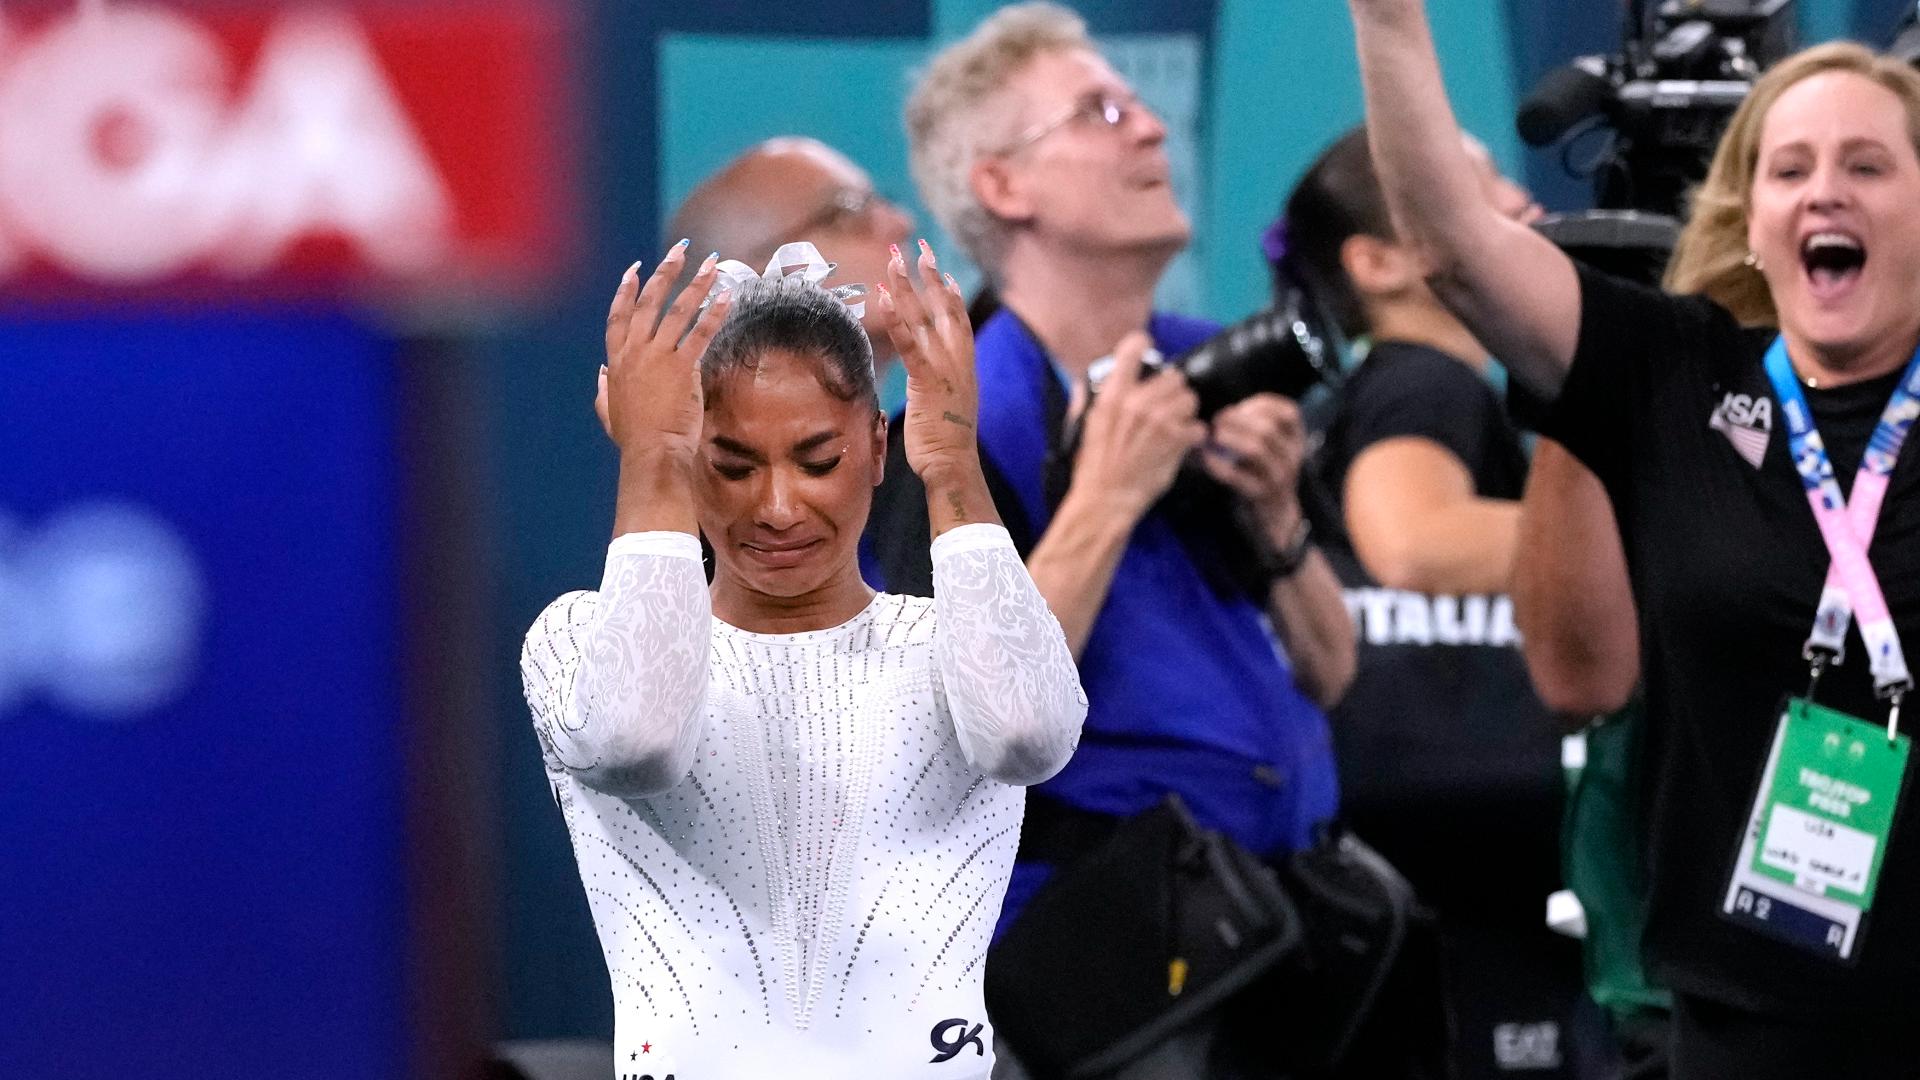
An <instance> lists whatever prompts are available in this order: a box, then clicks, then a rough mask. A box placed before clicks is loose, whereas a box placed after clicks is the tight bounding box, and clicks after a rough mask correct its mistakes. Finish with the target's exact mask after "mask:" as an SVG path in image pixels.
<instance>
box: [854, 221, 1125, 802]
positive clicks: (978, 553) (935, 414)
mask: <svg viewBox="0 0 1920 1080" xmlns="http://www.w3.org/2000/svg"><path fill="white" fill-rule="evenodd" d="M914 277H917V278H918V281H917V283H916V282H915V281H914V280H912V279H910V278H909V276H908V274H907V268H906V264H905V263H904V261H903V260H902V259H901V258H900V256H899V254H898V252H896V253H895V255H894V258H893V260H892V262H891V263H890V264H889V266H888V268H887V279H888V287H887V288H886V289H885V290H883V291H882V293H881V296H880V314H881V321H882V323H883V325H885V326H886V328H887V333H888V336H889V337H890V338H891V339H892V341H893V344H894V347H895V348H896V349H897V350H899V353H900V360H901V362H902V363H903V364H905V365H906V368H907V409H906V415H905V416H904V417H903V418H902V420H901V422H902V423H903V424H905V425H906V447H907V464H908V465H909V466H911V467H912V469H913V471H914V473H915V474H916V475H918V476H919V477H920V479H921V481H922V482H923V483H924V484H925V485H926V489H927V520H928V526H929V529H930V531H931V533H932V535H933V551H932V558H933V608H934V620H935V623H934V658H935V664H936V667H937V668H938V672H939V679H940V686H941V688H942V690H943V692H944V693H945V696H946V700H947V708H948V711H949V712H950V713H951V714H952V716H953V725H954V729H955V734H956V735H957V737H958V738H959V741H960V749H961V752H962V753H964V754H965V755H966V757H967V761H968V762H969V763H971V764H972V765H973V766H974V767H975V768H977V769H979V770H980V771H981V772H983V773H985V774H987V775H988V776H990V777H992V778H994V779H995V780H999V781H1002V782H1003V783H1008V784H1037V783H1039V782H1040V781H1042V780H1045V779H1046V778H1048V777H1050V776H1052V775H1053V774H1054V773H1056V772H1059V771H1060V769H1061V767H1062V766H1064V765H1065V764H1066V763H1067V758H1068V757H1069V756H1071V755H1072V754H1073V748H1074V746H1075V745H1076V743H1077V742H1078V740H1079V735H1080V724H1081V721H1083V720H1085V719H1086V715H1087V697H1086V694H1085V693H1084V692H1083V691H1082V690H1081V688H1080V676H1079V672H1078V670H1077V669H1076V668H1075V667H1074V663H1073V655H1072V654H1071V653H1070V652H1068V650H1067V640H1066V637H1065V635H1064V634H1063V633H1062V632H1061V629H1060V624H1059V622H1058V621H1056V620H1055V619H1054V616H1053V612H1052V611H1051V610H1049V609H1048V607H1047V602H1046V600H1045V599H1044V598H1043V597H1042V596H1041V595H1040V591H1039V590H1038V589H1036V588H1035V587H1034V584H1033V579H1032V578H1031V577H1029V576H1028V575H1027V568H1026V567H1025V565H1023V564H1022V563H1021V561H1020V554H1019V552H1017V551H1016V550H1014V546H1013V538H1012V537H1010V536H1008V535H1007V530H1006V528H1005V527H1004V526H1002V525H1001V524H1000V518H999V516H998V514H996V513H995V511H994V506H993V498H992V496H991V495H989V494H988V492H987V483H986V479H985V477H984V475H983V473H982V470H981V468H980V451H979V444H978V441H977V440H976V438H975V435H974V431H975V418H976V417H977V416H978V415H979V398H980V393H979V389H978V381H977V378H976V376H975V373H974V366H973V331H972V330H971V328H970V327H969V325H968V323H967V313H966V302H965V299H964V298H963V297H962V296H961V295H960V288H959V286H958V285H956V284H955V283H954V281H953V279H952V278H951V277H948V278H944V279H943V278H942V277H941V275H940V273H939V270H938V268H937V266H936V265H935V262H934V255H933V251H932V249H930V248H928V247H927V246H926V244H925V243H924V242H922V244H921V247H920V257H919V259H918V263H917V273H916V274H915V275H914Z"/></svg>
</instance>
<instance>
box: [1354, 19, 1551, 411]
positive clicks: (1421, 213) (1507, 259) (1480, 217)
mask: <svg viewBox="0 0 1920 1080" xmlns="http://www.w3.org/2000/svg"><path fill="white" fill-rule="evenodd" d="M1348 7H1349V8H1350V9H1351V10H1352V12H1353V22H1354V39H1355V43H1356V45H1357V46H1358V48H1359V53H1360V74H1361V82H1362V88H1363V91H1364V93H1365V96H1366V104H1367V133H1368V142H1369V143H1370V145H1371V147H1372V150H1373V162H1374V169H1375V170H1376V171H1377V172H1378V173H1379V176H1380V184H1381V187H1382V189H1383V190H1384V191H1385V192H1386V196H1387V203H1388V206H1389V208H1390V209H1391V210H1392V213H1393V221H1394V228H1395V229H1396V230H1398V231H1399V232H1400V234H1401V235H1402V236H1403V237H1405V238H1406V239H1408V240H1409V241H1411V242H1412V243H1414V244H1416V245H1417V246H1418V247H1420V248H1421V250H1422V252H1423V254H1424V255H1425V257H1426V258H1427V259H1428V260H1429V263H1430V265H1431V267H1432V274H1433V276H1432V278H1431V279H1430V283H1431V284H1432V286H1433V289H1434V292H1435V293H1436V294H1437V295H1438V296H1439V297H1440V299H1441V301H1442V302H1443V303H1445V304H1446V305H1447V306H1448V307H1449V308H1451V309H1452V310H1453V312H1454V314H1455V315H1457V316H1458V317H1459V318H1460V320H1461V321H1462V322H1464V323H1466V324H1467V327H1468V328H1469V329H1471V330H1472V331H1473V334H1474V336H1475V337H1477V338H1479V339H1480V341H1481V342H1482V343H1483V344H1485V345H1486V346H1487V348H1488V349H1489V350H1490V351H1491V352H1492V353H1493V355H1495V356H1498V357H1500V358H1501V360H1502V361H1503V362H1505V363H1506V364H1507V365H1508V366H1509V367H1511V368H1512V369H1513V370H1514V371H1515V372H1516V373H1517V374H1518V375H1520V377H1521V378H1523V379H1525V380H1526V381H1527V382H1528V383H1529V384H1531V385H1533V386H1534V387H1535V388H1536V389H1539V390H1541V391H1543V392H1547V393H1553V392H1557V391H1558V390H1559V387H1560V382H1561V379H1562V378H1563V377H1564V376H1565V374H1566V369H1567V366H1568V365H1569V364H1570V363H1571V362H1572V360H1573V352H1574V346H1575V343H1576V342H1577V340H1578V335H1579V330H1580V287H1579V282H1578V280H1577V278H1576V277H1575V275H1574V269H1573V262H1572V260H1571V259H1569V258H1568V257H1567V256H1566V254H1565V253H1563V252H1562V251H1560V249H1558V248H1556V247H1554V246H1553V244H1552V243H1550V242H1549V241H1548V240H1547V239H1546V238H1545V237H1542V236H1541V235H1540V234H1539V233H1537V232H1535V231H1534V230H1532V229H1530V228H1528V227H1527V226H1525V225H1522V224H1520V223H1519V222H1516V221H1513V220H1510V219H1508V218H1506V217H1504V216H1502V215H1501V214H1500V213H1499V211H1497V210H1496V209H1494V207H1493V206H1492V205H1491V204H1490V203H1489V202H1488V200H1487V198H1486V197H1485V194H1484V193H1483V191H1482V190H1481V187H1480V185H1481V183H1482V180H1481V176H1480V173H1479V171H1478V170H1476V169H1475V168H1474V167H1473V163H1472V161H1471V160H1470V159H1469V158H1468V156H1467V150H1466V147H1465V144H1464V143H1463V141H1462V138H1461V132H1460V127H1459V125H1458V123H1456V122H1455V120H1454V116H1453V107H1452V106H1451V105H1450V104H1448V102H1447V96H1446V86H1445V84H1444V83H1443V82H1442V81H1441V78H1440V62H1439V58H1438V57H1437V56H1436V55H1435V54H1434V47H1433V36H1432V33H1431V31H1430V30H1429V28H1428V26H1427V16H1426V10H1425V6H1424V4H1423V2H1422V0H1348Z"/></svg>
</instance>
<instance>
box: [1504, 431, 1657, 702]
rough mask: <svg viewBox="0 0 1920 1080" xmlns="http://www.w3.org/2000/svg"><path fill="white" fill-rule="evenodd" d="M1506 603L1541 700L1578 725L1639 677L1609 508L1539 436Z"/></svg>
mask: <svg viewBox="0 0 1920 1080" xmlns="http://www.w3.org/2000/svg"><path fill="white" fill-rule="evenodd" d="M1513 611H1514V618H1515V621H1516V622H1518V623H1519V626H1520V631H1521V633H1522V634H1524V635H1525V642H1526V643H1525V645H1524V646H1523V648H1522V651H1523V652H1524V653H1525V655H1526V658H1527V671H1528V673H1529V674H1531V675H1532V676H1533V685H1534V688H1535V689H1536V690H1537V691H1538V692H1539V694H1540V700H1542V701H1543V702H1545V703H1546V705H1547V707H1548V708H1550V709H1552V710H1553V711H1554V712H1555V713H1557V714H1558V715H1560V716H1561V717H1563V718H1564V719H1565V721H1566V723H1567V726H1568V727H1569V728H1574V729H1577V728H1579V727H1582V726H1584V725H1585V724H1586V723H1587V722H1588V721H1590V720H1592V719H1593V718H1594V717H1595V716H1597V715H1599V714H1601V713H1607V712H1612V711H1614V710H1615V709H1618V708H1620V707H1621V706H1622V705H1624V704H1626V702H1627V699H1628V698H1629V697H1631V696H1632V694H1633V689H1634V686H1635V685H1636V684H1637V683H1638V682H1639V681H1640V623H1639V618H1638V615H1637V614H1636V613H1635V611H1634V606H1633V593H1632V591H1631V589H1630V587H1629V585H1628V581H1627V564H1626V556H1625V555H1624V554H1623V553H1622V552H1621V548H1620V533H1619V528H1618V526H1617V524H1616V523H1615V521H1614V516H1613V507H1612V505H1611V504H1610V503H1609V502H1608V501H1607V492H1606V489H1605V488H1604V487H1602V486H1601V484H1600V480H1599V478H1598V477H1596V476H1594V475H1593V473H1591V472H1589V471H1588V470H1587V468H1586V466H1584V465H1582V464H1581V463H1580V461H1579V460H1578V459H1577V458H1575V457H1574V456H1573V455H1572V454H1571V453H1568V452H1567V450H1566V449H1565V448H1564V447H1562V446H1561V445H1560V444H1559V443H1556V442H1552V441H1550V440H1547V439H1542V440H1540V444H1539V447H1538V448H1537V449H1536V450H1535V451H1534V457H1533V472H1532V475H1530V476H1529V477H1528V478H1527V493H1526V498H1525V499H1523V500H1522V502H1521V512H1520V525H1519V550H1518V552H1517V554H1516V555H1515V559H1514V570H1513Z"/></svg>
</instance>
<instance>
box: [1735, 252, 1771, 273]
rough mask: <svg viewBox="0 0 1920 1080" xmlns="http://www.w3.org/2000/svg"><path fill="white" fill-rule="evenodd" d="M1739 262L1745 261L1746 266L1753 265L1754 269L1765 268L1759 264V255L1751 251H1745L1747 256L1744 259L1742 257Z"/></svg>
mask: <svg viewBox="0 0 1920 1080" xmlns="http://www.w3.org/2000/svg"><path fill="white" fill-rule="evenodd" d="M1741 262H1744V263H1746V264H1747V265H1748V266H1751V267H1753V268H1754V269H1755V270H1764V269H1766V267H1764V266H1762V265H1760V256H1758V255H1755V254H1754V253H1753V252H1751V251H1749V252H1747V257H1746V258H1745V259H1742V260H1741Z"/></svg>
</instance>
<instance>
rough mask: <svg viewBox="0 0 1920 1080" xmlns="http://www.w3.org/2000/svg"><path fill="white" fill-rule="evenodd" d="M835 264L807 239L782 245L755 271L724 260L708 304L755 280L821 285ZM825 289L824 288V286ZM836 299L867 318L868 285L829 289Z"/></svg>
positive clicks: (848, 308) (853, 311)
mask: <svg viewBox="0 0 1920 1080" xmlns="http://www.w3.org/2000/svg"><path fill="white" fill-rule="evenodd" d="M833 268H834V264H833V263H830V262H828V261H827V260H826V259H824V258H822V257H821V255H820V249H819V248H817V247H814V246H813V245H812V244H809V243H807V242H806V241H805V240H796V241H794V242H793V243H791V244H781V245H780V250H778V251H776V252H774V253H773V258H771V259H769V260H767V268H766V269H765V270H761V271H757V272H756V271H755V270H754V269H753V267H751V266H748V265H747V264H746V263H743V262H741V261H739V260H738V259H723V260H721V261H720V262H719V263H718V264H716V265H715V266H714V268H713V269H714V279H713V286H712V288H710V289H708V290H707V303H712V302H713V301H714V300H716V299H718V298H719V297H720V295H721V294H722V293H725V292H727V291H728V290H730V289H737V288H740V287H741V286H743V285H746V284H747V283H749V282H754V281H781V280H784V279H791V278H799V279H800V280H801V281H804V282H806V283H807V284H809V285H819V284H820V282H821V281H822V280H824V279H825V278H826V276H827V275H828V274H831V273H833ZM823 287H824V286H823ZM826 291H827V292H828V293H830V294H832V296H833V298H834V299H836V300H838V301H840V302H841V303H842V304H845V305H846V307H847V310H848V311H850V312H852V313H853V317H854V318H856V319H858V318H861V317H863V316H865V315H866V313H867V302H866V300H865V299H864V298H865V297H866V295H867V287H866V286H865V285H836V286H834V287H833V288H831V289H827V290H826Z"/></svg>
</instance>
